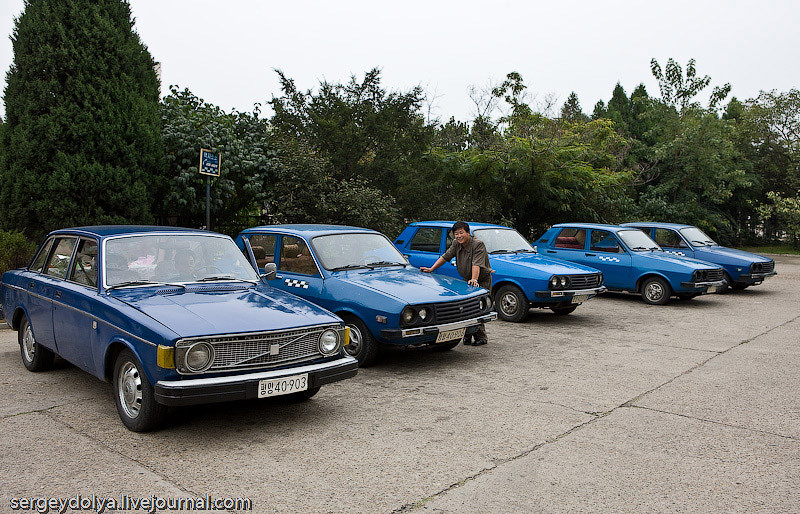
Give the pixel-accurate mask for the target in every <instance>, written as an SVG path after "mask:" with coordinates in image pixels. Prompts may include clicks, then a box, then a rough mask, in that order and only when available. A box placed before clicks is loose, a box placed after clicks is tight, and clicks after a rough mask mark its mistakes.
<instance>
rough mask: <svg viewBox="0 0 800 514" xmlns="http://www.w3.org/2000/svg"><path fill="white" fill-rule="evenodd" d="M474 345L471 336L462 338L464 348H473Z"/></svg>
mask: <svg viewBox="0 0 800 514" xmlns="http://www.w3.org/2000/svg"><path fill="white" fill-rule="evenodd" d="M474 345H475V343H473V342H472V336H471V335H468V336H464V346H474Z"/></svg>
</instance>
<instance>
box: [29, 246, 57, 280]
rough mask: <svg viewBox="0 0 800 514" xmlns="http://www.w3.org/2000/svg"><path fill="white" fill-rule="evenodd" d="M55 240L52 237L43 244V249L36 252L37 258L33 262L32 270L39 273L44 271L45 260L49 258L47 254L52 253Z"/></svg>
mask: <svg viewBox="0 0 800 514" xmlns="http://www.w3.org/2000/svg"><path fill="white" fill-rule="evenodd" d="M53 241H54V238H52V237H51V238H50V239H48V240H47V241H46V242H45V243H44V244H43V245H42V248H41V250H39V253H38V254H36V258H35V259H34V260H33V264H31V267H30V270H31V271H36V272H37V273H41V272H42V268H43V267H44V261H45V259H47V256H48V255H50V250H51V249H52V248H53Z"/></svg>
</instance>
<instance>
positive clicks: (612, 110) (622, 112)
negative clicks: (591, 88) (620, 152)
mask: <svg viewBox="0 0 800 514" xmlns="http://www.w3.org/2000/svg"><path fill="white" fill-rule="evenodd" d="M607 117H608V118H609V119H610V120H611V121H613V122H614V125H615V126H616V128H617V130H619V131H620V133H621V134H628V125H629V124H630V122H631V118H632V117H633V111H632V110H631V102H630V100H628V97H627V95H626V94H625V89H624V88H623V87H622V86H621V85H620V83H619V82H617V85H616V87H614V92H613V93H612V94H611V100H609V101H608V111H607Z"/></svg>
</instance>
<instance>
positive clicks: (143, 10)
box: [0, 0, 800, 121]
mask: <svg viewBox="0 0 800 514" xmlns="http://www.w3.org/2000/svg"><path fill="white" fill-rule="evenodd" d="M22 8H23V1H22V0H0V34H4V35H6V37H5V38H3V39H2V40H1V41H0V70H2V72H3V75H2V77H3V87H5V72H6V71H7V70H8V68H9V66H10V64H11V61H12V57H13V56H12V49H11V42H10V40H9V39H8V37H7V36H9V35H10V34H11V30H12V27H13V18H14V17H15V16H17V15H19V14H20V13H21V11H22ZM131 8H132V11H133V15H134V17H135V19H136V25H135V28H136V30H137V31H138V33H139V35H140V36H141V38H142V40H143V41H144V43H145V44H146V45H147V46H148V48H149V50H150V53H151V54H152V55H153V57H154V59H155V60H156V61H159V62H160V63H161V65H162V83H163V86H162V94H164V93H166V92H168V90H169V89H168V86H169V85H170V84H177V85H178V86H180V88H181V89H182V88H185V87H188V88H189V89H190V90H191V91H192V92H193V93H194V94H196V95H198V96H200V97H201V98H203V99H205V100H206V101H208V102H211V103H213V104H216V105H218V106H220V107H221V108H223V109H224V110H226V111H229V110H230V109H232V108H236V109H238V110H240V111H251V110H252V108H253V104H255V103H257V102H259V103H262V104H266V102H267V101H269V100H270V99H271V98H272V96H273V95H276V96H277V95H279V94H280V91H279V89H278V81H277V78H276V74H275V73H274V71H273V69H274V68H279V69H281V70H283V71H284V72H285V73H286V75H287V76H288V77H290V78H293V79H294V80H295V83H296V85H297V86H298V88H299V89H301V90H306V89H309V88H314V87H316V86H317V84H318V83H319V81H320V80H322V79H327V80H328V81H331V82H339V81H341V82H345V81H347V80H348V79H349V77H350V75H351V74H356V75H357V76H358V77H363V74H364V72H365V71H367V70H369V69H370V68H372V67H375V66H377V67H380V68H381V69H382V79H383V86H384V87H385V88H387V89H390V90H401V91H407V90H409V89H410V88H411V87H413V86H415V85H421V86H423V87H424V88H425V89H426V91H427V92H428V93H429V96H434V95H435V96H437V97H438V98H437V99H436V101H435V104H434V107H435V108H434V111H433V114H434V116H435V117H439V118H440V119H441V120H442V121H446V120H447V119H449V117H450V116H455V117H456V119H459V120H464V121H466V120H469V119H471V117H472V115H473V114H474V112H475V111H474V105H473V103H472V101H471V100H470V97H469V94H468V89H469V87H470V85H475V86H479V87H480V86H485V85H486V84H487V83H488V82H490V81H493V82H499V81H501V80H503V78H504V77H505V75H506V74H507V73H508V72H510V71H517V72H519V73H520V74H522V77H523V78H524V79H525V83H526V84H527V85H528V91H529V92H530V93H531V95H532V99H533V103H534V105H536V104H537V102H538V101H541V100H543V99H544V98H545V97H547V96H548V95H551V96H555V97H557V99H558V107H559V108H560V105H561V104H562V103H563V102H564V100H565V99H566V97H567V96H568V95H569V93H570V91H573V90H574V91H575V92H577V94H578V98H579V99H580V102H581V106H582V107H583V110H584V112H586V113H591V111H592V108H593V106H594V104H595V102H597V101H598V100H601V99H602V100H604V101H608V99H609V98H610V97H611V92H612V90H613V88H614V85H615V84H616V83H617V82H618V81H619V82H620V83H621V84H622V86H623V87H624V88H625V91H626V92H627V93H628V94H630V93H631V91H632V90H633V88H634V87H636V85H637V84H638V83H640V82H644V84H645V85H646V86H647V90H648V92H649V93H650V94H651V95H653V96H658V94H659V93H658V86H657V83H656V81H655V79H653V78H652V75H651V74H650V59H651V58H652V57H655V58H657V59H658V60H659V62H660V63H661V65H662V67H663V66H664V64H665V63H666V61H667V58H669V57H673V58H675V59H676V60H678V62H679V63H680V64H681V65H682V66H685V64H686V62H687V61H688V60H689V58H691V57H694V58H695V59H696V60H697V70H698V73H699V74H700V75H705V74H708V75H710V76H711V78H712V87H713V86H714V85H722V84H724V83H725V82H730V83H731V84H732V85H733V91H732V94H733V95H735V96H737V97H738V98H740V99H746V98H751V97H753V96H756V95H757V94H758V92H759V90H769V89H777V90H779V91H787V90H789V89H791V88H800V30H798V28H797V27H798V22H800V2H796V1H794V0H760V1H755V0H754V1H750V2H745V1H740V0H735V1H734V0H728V1H704V0H693V1H686V0H671V1H668V2H663V1H659V2H653V1H647V0H645V1H642V0H638V1H635V0H632V1H621V0H619V1H597V0H595V1H592V0H576V1H560V2H559V1H555V2H554V1H551V2H536V1H517V0H502V1H497V2H478V1H473V0H458V1H451V0H447V1H436V0H428V1H419V0H404V1H402V2H382V1H380V0H366V1H365V0H358V1H348V0H339V1H336V2H332V1H310V0H294V1H288V2H286V1H281V2H272V1H266V0H263V1H257V0H227V1H220V0H131ZM710 90H711V87H709V88H708V92H710ZM706 96H707V95H706ZM2 112H3V113H4V112H5V109H4V108H3V110H2ZM262 112H265V113H266V114H270V113H269V111H268V110H267V109H266V106H265V109H264V110H263V111H262Z"/></svg>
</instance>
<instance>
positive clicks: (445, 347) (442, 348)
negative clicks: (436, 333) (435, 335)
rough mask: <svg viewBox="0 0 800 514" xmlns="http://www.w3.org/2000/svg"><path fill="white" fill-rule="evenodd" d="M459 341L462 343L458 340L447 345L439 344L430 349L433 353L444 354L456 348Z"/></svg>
mask: <svg viewBox="0 0 800 514" xmlns="http://www.w3.org/2000/svg"><path fill="white" fill-rule="evenodd" d="M461 341H462V340H461V339H458V340H456V341H450V342H448V343H439V344H435V345H433V346H432V347H431V348H432V349H433V351H434V352H446V351H448V350H452V349H453V348H455V347H456V346H458V345H459V344H460V343H461Z"/></svg>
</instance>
